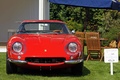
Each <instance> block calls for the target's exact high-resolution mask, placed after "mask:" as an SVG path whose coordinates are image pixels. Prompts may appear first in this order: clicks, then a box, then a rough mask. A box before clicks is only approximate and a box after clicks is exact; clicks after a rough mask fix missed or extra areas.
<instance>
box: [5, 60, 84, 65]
mask: <svg viewBox="0 0 120 80" xmlns="http://www.w3.org/2000/svg"><path fill="white" fill-rule="evenodd" d="M7 60H8V61H9V62H11V63H16V64H26V63H27V61H22V60H12V59H7ZM81 62H83V59H78V60H68V61H65V62H64V63H65V64H78V63H81Z"/></svg>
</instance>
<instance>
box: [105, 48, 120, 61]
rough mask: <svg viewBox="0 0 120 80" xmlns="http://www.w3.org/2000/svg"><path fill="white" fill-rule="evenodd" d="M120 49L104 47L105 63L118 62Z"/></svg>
mask: <svg viewBox="0 0 120 80" xmlns="http://www.w3.org/2000/svg"><path fill="white" fill-rule="evenodd" d="M118 58H119V56H118V49H117V48H110V49H104V62H105V63H111V62H112V63H117V62H118V60H119V59H118Z"/></svg>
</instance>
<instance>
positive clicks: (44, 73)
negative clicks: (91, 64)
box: [18, 67, 90, 77]
mask: <svg viewBox="0 0 120 80" xmlns="http://www.w3.org/2000/svg"><path fill="white" fill-rule="evenodd" d="M18 74H19V75H34V76H48V77H55V76H57V77H59V76H62V77H64V76H69V77H73V76H75V77H79V76H86V75H88V74H90V71H89V70H88V69H87V68H86V67H83V74H82V75H81V74H74V73H71V71H70V69H56V70H41V71H40V70H32V69H27V70H22V71H21V70H20V71H19V72H18Z"/></svg>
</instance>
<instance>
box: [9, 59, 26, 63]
mask: <svg viewBox="0 0 120 80" xmlns="http://www.w3.org/2000/svg"><path fill="white" fill-rule="evenodd" d="M7 60H8V61H9V62H11V63H16V64H26V63H27V61H22V60H11V59H7Z"/></svg>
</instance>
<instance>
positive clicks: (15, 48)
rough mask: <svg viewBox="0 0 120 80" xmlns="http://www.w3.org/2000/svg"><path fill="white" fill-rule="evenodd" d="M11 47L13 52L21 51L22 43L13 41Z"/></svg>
mask: <svg viewBox="0 0 120 80" xmlns="http://www.w3.org/2000/svg"><path fill="white" fill-rule="evenodd" d="M12 48H13V51H14V52H17V53H20V52H21V51H22V44H21V43H20V42H15V43H14V44H13V46H12Z"/></svg>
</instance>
